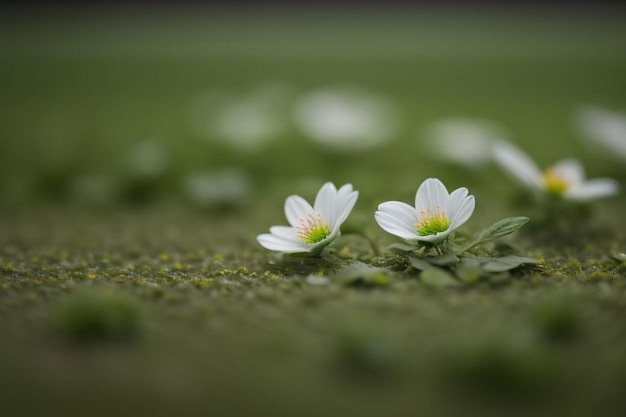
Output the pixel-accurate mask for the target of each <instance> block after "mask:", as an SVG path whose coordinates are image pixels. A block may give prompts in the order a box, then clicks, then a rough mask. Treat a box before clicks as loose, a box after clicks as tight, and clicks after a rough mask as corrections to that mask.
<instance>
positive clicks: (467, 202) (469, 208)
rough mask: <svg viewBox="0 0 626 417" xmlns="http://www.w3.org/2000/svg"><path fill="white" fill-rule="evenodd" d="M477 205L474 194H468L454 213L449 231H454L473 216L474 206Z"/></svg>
mask: <svg viewBox="0 0 626 417" xmlns="http://www.w3.org/2000/svg"><path fill="white" fill-rule="evenodd" d="M475 206H476V201H475V200H474V196H473V195H470V196H467V197H466V198H465V199H464V200H463V201H462V202H461V204H460V205H459V207H458V208H457V209H456V211H455V213H454V217H451V219H450V227H449V228H448V230H449V231H452V230H454V229H456V228H458V227H460V226H461V225H462V224H463V223H465V222H466V221H467V220H468V219H469V218H470V217H472V213H474V207H475Z"/></svg>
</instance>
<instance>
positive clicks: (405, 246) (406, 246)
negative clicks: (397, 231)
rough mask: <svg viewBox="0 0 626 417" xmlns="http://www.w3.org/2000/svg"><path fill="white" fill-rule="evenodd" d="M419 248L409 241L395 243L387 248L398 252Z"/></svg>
mask: <svg viewBox="0 0 626 417" xmlns="http://www.w3.org/2000/svg"><path fill="white" fill-rule="evenodd" d="M417 249H418V247H417V246H415V245H409V244H408V243H393V244H391V245H389V246H387V250H389V251H391V252H396V253H406V252H413V251H415V250H417Z"/></svg>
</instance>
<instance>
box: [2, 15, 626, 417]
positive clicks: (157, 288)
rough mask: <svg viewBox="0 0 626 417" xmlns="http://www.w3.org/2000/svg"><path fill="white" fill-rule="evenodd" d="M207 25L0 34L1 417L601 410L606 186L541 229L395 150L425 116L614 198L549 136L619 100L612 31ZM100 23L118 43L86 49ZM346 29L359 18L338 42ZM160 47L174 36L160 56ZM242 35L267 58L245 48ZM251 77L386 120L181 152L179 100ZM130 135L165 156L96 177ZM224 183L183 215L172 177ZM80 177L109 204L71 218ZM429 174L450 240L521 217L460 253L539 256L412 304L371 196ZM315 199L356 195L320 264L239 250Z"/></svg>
mask: <svg viewBox="0 0 626 417" xmlns="http://www.w3.org/2000/svg"><path fill="white" fill-rule="evenodd" d="M220 16H222V17H224V15H217V16H214V15H211V16H207V18H206V19H201V18H198V17H196V18H194V19H185V18H184V17H180V16H179V17H178V18H172V17H170V18H167V19H165V18H162V17H161V18H153V19H152V20H151V19H146V18H138V17H137V16H135V17H131V18H129V17H122V16H106V17H105V18H102V17H96V16H78V17H76V16H74V17H71V18H68V17H65V18H60V17H58V16H57V20H55V19H52V20H48V19H45V18H41V17H40V18H34V17H29V18H26V17H24V16H18V17H15V16H14V17H15V20H13V21H12V22H13V23H10V22H7V24H6V25H2V30H3V31H4V33H8V34H11V35H12V39H13V43H9V42H6V41H3V43H2V44H1V47H2V51H3V54H2V55H0V59H1V60H2V70H1V71H2V73H3V76H2V77H1V79H0V86H1V87H2V91H3V95H2V97H0V102H1V103H2V104H3V107H4V108H7V109H8V113H7V114H5V116H3V118H5V119H3V124H2V127H0V133H1V134H2V136H3V140H2V141H1V142H0V147H1V150H2V155H1V156H0V158H2V167H0V170H1V171H2V173H3V187H4V188H3V190H4V191H3V206H2V216H1V218H0V329H1V334H2V335H1V338H0V396H1V398H0V399H1V400H2V401H0V411H5V410H6V411H7V413H6V415H31V414H32V415H37V414H41V413H43V412H45V413H47V414H50V415H75V414H79V413H83V414H90V415H93V414H102V415H112V413H114V412H115V414H116V415H121V414H129V415H130V414H133V415H144V414H146V415H147V413H152V414H170V415H188V414H190V413H202V414H212V415H241V414H242V413H255V414H260V415H308V414H310V415H322V414H324V415H329V414H330V415H334V414H339V413H341V414H347V415H372V416H380V415H399V414H410V415H414V414H416V413H418V412H420V413H421V414H424V415H436V414H439V415H446V414H448V415H449V414H454V413H459V412H467V411H468V410H477V411H480V412H482V413H484V414H490V413H493V414H494V415H503V414H504V413H505V412H506V413H507V414H514V413H519V414H520V415H537V414H539V413H545V414H546V415H548V414H557V415H558V414H566V413H567V414H570V415H589V414H591V413H593V414H604V415H607V414H608V415H611V414H614V415H623V413H624V412H625V411H626V401H625V400H624V396H623V387H624V384H625V383H626V356H625V355H624V352H626V321H625V320H624V316H625V313H626V280H625V277H626V263H625V262H626V261H625V260H624V255H623V253H624V252H626V236H625V233H626V232H625V231H626V227H625V226H626V223H625V220H624V216H623V211H624V209H625V208H626V197H624V193H622V194H621V195H620V196H618V197H616V198H613V199H610V200H606V201H601V202H597V203H594V204H593V205H592V206H591V207H589V208H588V209H586V211H585V210H583V211H580V210H574V209H565V210H562V209H559V210H558V211H557V216H556V218H555V217H554V216H553V215H552V214H551V215H550V216H548V215H546V211H545V210H544V209H543V208H541V207H538V206H537V205H536V204H533V203H532V202H524V201H523V200H520V199H519V198H518V197H517V191H516V190H515V189H514V187H512V186H511V182H510V181H509V180H508V179H507V178H505V177H503V176H502V175H500V173H499V171H497V169H496V168H495V167H487V168H485V169H484V170H483V171H480V172H473V171H470V172H468V171H465V170H463V169H461V168H458V167H452V166H448V165H443V164H442V163H440V162H439V161H437V160H435V159H433V158H431V157H427V156H425V154H424V153H423V146H424V145H423V142H421V141H420V140H419V134H418V133H417V132H420V131H421V129H422V128H423V127H425V126H426V125H427V124H428V123H429V122H431V121H433V120H436V119H439V118H443V117H448V116H455V115H467V116H469V117H476V118H484V119H487V120H493V121H494V122H497V123H501V124H502V125H504V126H506V127H507V128H508V129H509V130H510V131H511V132H512V137H513V140H515V141H516V142H517V143H519V144H520V145H521V146H523V147H524V148H525V149H526V150H527V151H528V152H529V153H531V154H532V155H533V156H535V157H536V159H537V160H538V162H539V163H540V164H548V163H550V162H554V161H555V160H557V159H559V158H561V157H566V156H575V157H580V158H581V159H582V160H583V161H584V163H585V165H586V166H587V167H588V170H589V172H590V174H591V175H592V176H614V177H617V178H618V179H619V180H620V181H621V183H622V185H624V180H625V179H626V173H625V172H624V169H623V163H618V162H615V163H612V162H608V159H606V158H605V156H602V155H601V154H596V153H588V152H586V151H585V148H584V147H583V145H581V142H580V141H578V140H577V139H576V138H577V134H576V133H575V132H573V129H572V124H571V118H572V117H573V112H574V111H575V109H576V106H578V105H580V104H581V103H585V102H588V101H592V102H593V103H597V104H602V105H606V106H610V107H613V108H616V109H622V110H623V109H624V108H625V106H626V101H625V97H626V96H625V95H624V93H625V92H626V77H624V74H626V58H625V57H624V55H623V51H622V49H621V46H622V43H623V42H621V41H620V39H623V38H624V35H625V31H624V28H625V27H626V25H623V23H624V21H625V20H624V16H623V15H622V14H619V13H617V14H613V15H610V16H609V15H606V14H602V13H600V14H597V15H593V16H591V17H589V16H588V15H586V14H580V13H579V12H577V11H572V12H571V13H570V14H568V15H567V16H566V17H561V18H552V17H550V16H552V15H551V14H550V12H549V11H545V10H544V11H539V12H537V11H535V12H534V13H526V14H524V13H522V14H515V13H511V12H510V11H509V12H505V13H501V14H497V13H496V14H490V15H488V16H483V15H480V14H475V13H467V14H463V13H442V12H429V13H427V14H419V13H418V14H416V15H413V16H408V17H407V16H406V15H405V16H391V17H390V16H386V17H385V18H384V19H382V20H380V19H378V18H375V17H374V16H368V15H359V16H356V17H355V16H352V17H350V16H347V15H341V16H342V17H341V18H340V19H338V20H335V21H332V22H330V23H326V26H325V31H324V32H320V33H318V32H316V30H315V25H313V23H312V21H311V20H310V19H309V18H306V17H303V16H297V15H284V14H283V15H281V14H279V15H277V16H273V17H271V18H270V17H267V16H265V15H260V16H259V15H253V16H252V17H251V16H245V15H244V16H239V17H233V16H227V17H228V19H230V20H228V19H226V20H223V19H221V18H220ZM548 17H550V18H548ZM64 19H65V20H64ZM101 19H105V20H104V21H103V20H101ZM177 19H178V20H177ZM224 19H225V17H224ZM111 21H114V22H117V23H118V25H119V28H120V29H119V30H120V31H119V32H112V31H111V32H110V31H107V30H104V31H102V32H101V31H99V29H98V28H101V27H100V26H99V25H104V26H106V25H105V24H104V23H106V22H109V23H110V22H111ZM224 21H228V22H231V24H234V25H235V26H236V28H239V29H242V28H244V27H246V28H250V27H252V28H253V29H252V32H245V31H234V29H233V28H232V27H230V24H229V25H226V24H224V23H223V22H224ZM15 22H18V23H19V24H16V23H15ZM85 22H87V23H89V22H91V23H92V24H85ZM163 22H166V23H167V24H166V25H163ZM181 22H186V23H185V24H181ZM207 22H208V23H211V24H212V25H208V26H206V25H207ZM294 22H300V23H301V25H300V26H298V25H296V24H295V23H294ZM363 22H375V23H373V24H372V25H369V26H368V28H369V29H368V31H366V32H362V31H360V30H359V29H358V28H359V27H360V26H359V25H360V24H361V23H363ZM418 23H420V24H419V25H418ZM187 25H190V26H187ZM249 25H252V26H249ZM311 25H313V26H311ZM416 25H417V27H416ZM451 27H454V28H456V29H455V30H456V32H454V35H452V34H451V32H449V31H447V30H444V28H448V29H449V28H451ZM33 28H38V29H37V30H39V31H41V32H29V30H30V29H33ZM155 28H158V29H159V30H158V31H156V30H155ZM268 28H272V30H270V31H268ZM529 28H534V29H533V30H530V31H529ZM344 29H345V30H344ZM33 30H34V29H33ZM142 31H147V32H142ZM255 31H257V32H258V33H260V34H263V35H261V36H260V37H258V36H254V33H255ZM29 33H30V34H29ZM33 33H34V34H33ZM141 33H151V34H154V36H157V35H156V34H157V33H160V34H161V35H160V36H162V37H160V38H159V37H147V38H146V37H141V36H140V35H141ZM292 33H296V34H299V35H302V36H304V35H306V36H304V40H303V42H305V43H306V46H307V48H308V49H307V48H305V49H304V50H308V52H307V53H303V52H302V49H301V45H299V44H298V43H297V42H295V40H294V39H291V40H289V39H287V40H285V38H286V37H285V36H284V35H285V34H292ZM494 33H495V34H496V35H498V36H493V34H494ZM44 34H48V35H49V37H46V36H43V35H44ZM103 34H104V35H103ZM168 34H170V35H175V36H176V40H175V41H172V43H170V44H167V43H166V44H164V45H163V44H162V43H159V42H160V41H159V39H160V40H161V41H162V40H163V39H169V38H170V36H168ZM383 34H385V36H382V35H383ZM463 34H465V35H466V36H461V35H463ZM79 35H81V36H79ZM425 35H428V39H430V41H427V40H425V38H424V36H425ZM329 37H330V39H332V38H333V37H334V38H335V39H336V40H337V41H336V42H334V43H331V44H329V43H328V42H326V40H327V39H329ZM287 38H289V37H287ZM55 40H56V43H55ZM120 40H124V41H125V42H120ZM264 42H269V44H270V45H272V46H273V48H269V49H267V51H268V53H267V55H266V56H264V55H263V54H257V53H255V51H258V48H257V47H259V46H260V45H266V46H265V47H267V44H266V43H264ZM459 42H460V44H459ZM159 45H161V46H159ZM177 45H178V46H177ZM392 46H393V47H392ZM151 48H152V49H151ZM168 48H169V49H168ZM394 48H395V49H394ZM176 51H178V53H175V52H176ZM346 51H348V52H346ZM343 52H346V55H343ZM268 81H270V82H275V81H280V82H285V83H287V84H289V86H290V88H293V89H294V90H295V91H296V92H301V91H306V90H307V89H309V88H314V87H322V86H325V85H328V84H345V83H353V84H357V85H361V86H363V87H365V88H368V89H372V90H373V91H376V92H379V93H381V94H386V95H387V96H388V97H391V98H393V99H394V100H396V101H397V102H398V103H399V105H400V107H401V109H402V112H403V114H404V120H405V123H404V124H405V126H406V127H405V128H404V131H403V134H402V135H401V137H399V138H398V139H397V140H396V141H394V142H392V143H390V144H389V145H387V146H385V147H384V148H382V149H380V150H375V151H373V152H361V153H358V154H339V155H338V154H335V153H332V152H329V151H327V150H324V149H321V148H319V147H317V146H316V145H314V144H312V143H310V142H306V141H305V140H304V139H303V138H302V137H300V136H298V133H297V132H295V131H294V132H291V133H289V134H287V135H286V136H285V137H283V138H280V139H279V140H277V141H275V142H273V143H271V144H270V145H268V146H267V147H266V148H263V149H260V150H258V151H257V152H255V153H243V154H242V153H239V152H236V151H234V150H232V149H230V148H228V147H227V146H225V145H220V144H214V143H207V142H201V141H197V140H195V139H196V138H194V134H193V133H192V132H190V130H189V128H188V126H187V124H186V123H187V115H186V112H187V111H188V105H189V102H190V101H193V100H194V99H195V97H197V95H198V94H200V93H202V91H206V90H207V89H217V88H222V89H224V88H225V89H232V90H235V91H247V90H248V89H250V88H252V87H253V86H255V85H257V84H259V83H265V82H268ZM153 135H157V136H158V137H160V138H162V140H163V143H165V144H166V145H167V146H168V149H169V151H170V153H171V156H172V160H171V166H170V170H169V171H168V172H167V173H166V174H164V175H163V176H162V177H160V178H158V179H153V180H151V182H147V183H146V182H141V181H138V180H136V179H135V178H134V177H132V176H131V175H130V174H128V173H126V172H125V171H124V169H122V168H121V166H122V162H120V161H122V160H123V159H124V155H125V150H126V149H128V147H129V146H130V145H129V143H132V142H133V141H138V140H142V139H144V138H146V137H150V136H153ZM546 143H549V145H546ZM59 149H60V151H55V150H59ZM303 161H304V162H305V163H303ZM223 166H238V167H241V168H242V169H243V170H244V171H245V172H246V173H247V174H248V175H249V176H250V177H251V178H253V184H254V187H253V190H252V191H251V192H250V193H249V195H248V196H247V197H246V198H244V199H242V200H241V201H237V202H235V203H229V204H227V205H225V206H224V205H217V206H210V207H203V208H197V207H193V206H192V205H191V204H189V203H188V202H186V201H184V198H183V197H182V195H181V193H180V192H179V191H178V180H179V178H180V176H181V175H183V174H184V173H185V172H187V171H188V170H194V169H213V168H219V167H223ZM84 172H96V173H100V174H107V175H108V174H111V175H113V176H115V177H116V178H117V179H118V180H119V183H120V184H121V185H120V192H119V194H117V197H116V199H112V200H108V201H104V202H102V201H99V202H97V204H93V201H91V202H90V201H87V202H86V201H74V200H72V197H71V196H70V195H68V194H66V193H65V190H66V188H65V186H66V184H67V182H70V181H71V179H72V178H73V177H74V176H75V175H79V174H81V173H84ZM431 176H436V177H440V178H441V179H442V180H443V181H444V182H445V183H446V184H448V185H449V186H450V188H456V187H459V186H467V187H468V188H469V189H470V191H471V192H472V193H473V194H474V195H475V196H476V201H477V208H476V212H475V215H474V216H473V217H472V219H471V220H470V221H469V222H468V223H467V225H466V226H464V227H463V231H464V232H466V233H475V232H478V231H480V230H481V229H482V228H483V227H485V226H488V225H489V224H491V223H493V222H494V221H496V220H498V219H500V218H502V217H507V216H512V215H527V216H529V217H530V218H531V222H530V223H529V224H528V225H527V226H526V227H525V228H523V229H522V230H521V231H520V232H518V233H517V234H516V235H514V236H512V237H511V238H508V239H507V240H506V245H505V246H500V247H493V246H489V247H488V248H487V249H484V250H488V251H499V252H500V253H506V252H507V251H510V250H513V249H512V248H514V250H515V251H517V252H518V253H520V254H522V255H525V256H531V257H534V258H536V259H538V260H539V261H540V263H539V264H538V265H537V266H524V267H522V268H520V269H517V270H515V271H513V272H511V273H510V274H504V275H498V276H494V277H480V278H479V279H477V280H475V281H471V282H469V281H468V282H465V283H463V282H461V283H460V285H457V286H454V287H450V288H433V287H432V286H429V285H425V283H424V282H422V281H421V279H420V275H419V273H418V271H416V270H415V269H412V268H410V264H409V262H408V261H407V259H406V258H403V257H401V256H398V255H394V254H392V253H391V252H389V251H387V250H386V249H385V248H386V247H387V245H389V244H391V243H393V242H395V240H394V239H393V238H392V237H391V236H388V235H385V234H384V233H383V232H382V231H381V230H380V229H379V228H378V227H377V226H376V224H375V222H374V219H373V212H374V210H375V208H376V205H377V204H378V203H380V202H382V201H384V200H404V201H409V202H410V201H411V200H412V199H413V196H414V193H415V190H416V188H417V186H418V185H419V183H420V182H421V181H422V180H423V179H424V178H426V177H431ZM327 180H331V181H334V182H335V183H337V184H340V183H344V182H351V183H352V184H354V186H355V188H356V189H358V190H359V191H360V193H361V194H360V195H361V196H360V200H359V202H358V203H357V206H356V208H355V210H354V212H353V213H352V215H351V217H350V219H349V220H348V221H347V223H346V224H345V225H344V227H343V231H344V234H343V235H342V236H341V238H340V239H339V240H338V241H337V242H335V244H334V245H333V246H332V247H331V248H330V250H329V251H328V252H327V253H326V254H325V256H324V257H322V258H315V259H293V258H288V257H281V256H279V255H276V254H273V253H270V252H267V251H265V250H263V249H262V248H261V247H259V246H258V244H257V243H256V241H255V237H256V235H257V234H259V233H263V232H265V231H266V230H267V229H268V227H269V226H270V225H273V224H281V223H283V222H284V220H283V213H282V204H283V201H284V199H285V198H286V197H287V196H288V195H290V194H293V193H297V194H301V195H303V196H304V197H305V198H307V199H312V198H313V196H314V194H315V192H316V190H317V188H318V187H319V186H320V185H321V184H322V183H323V182H324V181H327ZM16 184H17V185H18V187H16V186H15V185H16ZM137 191H141V193H140V195H141V196H142V198H141V200H140V201H137V200H135V199H133V198H131V197H132V196H133V195H136V192H137ZM567 210H569V212H568V211H567ZM559 213H561V216H559V215H558V214H559ZM620 254H622V255H620ZM357 262H359V263H363V264H366V265H371V266H374V267H377V268H382V269H377V270H375V272H373V273H372V274H369V275H366V276H364V277H363V279H358V278H359V277H358V274H356V275H354V272H351V274H352V275H350V276H349V277H347V279H343V278H345V277H343V276H342V272H337V271H341V270H342V268H344V267H347V266H350V265H355V264H356V263H357ZM120 410H126V412H123V411H120ZM2 414H3V415H4V414H5V413H2Z"/></svg>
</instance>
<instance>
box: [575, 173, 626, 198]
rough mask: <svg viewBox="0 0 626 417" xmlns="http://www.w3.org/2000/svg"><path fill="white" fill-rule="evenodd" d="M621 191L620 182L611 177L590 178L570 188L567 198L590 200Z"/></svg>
mask: <svg viewBox="0 0 626 417" xmlns="http://www.w3.org/2000/svg"><path fill="white" fill-rule="evenodd" d="M618 192H619V184H618V182H617V181H615V180H613V179H611V178H596V179H593V180H588V181H586V182H584V183H582V184H580V185H578V186H577V187H573V188H570V189H569V190H567V192H566V193H565V198H567V199H570V200H577V201H590V200H595V199H598V198H602V197H610V196H612V195H615V194H617V193H618Z"/></svg>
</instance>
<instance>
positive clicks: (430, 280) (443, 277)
mask: <svg viewBox="0 0 626 417" xmlns="http://www.w3.org/2000/svg"><path fill="white" fill-rule="evenodd" d="M420 278H421V280H422V282H423V283H424V284H425V285H427V286H429V287H432V288H445V287H456V286H458V285H459V282H458V281H457V280H456V279H454V276H452V274H450V273H449V272H447V271H445V270H443V269H441V268H435V267H431V268H428V269H425V270H424V271H422V273H421V274H420Z"/></svg>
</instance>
